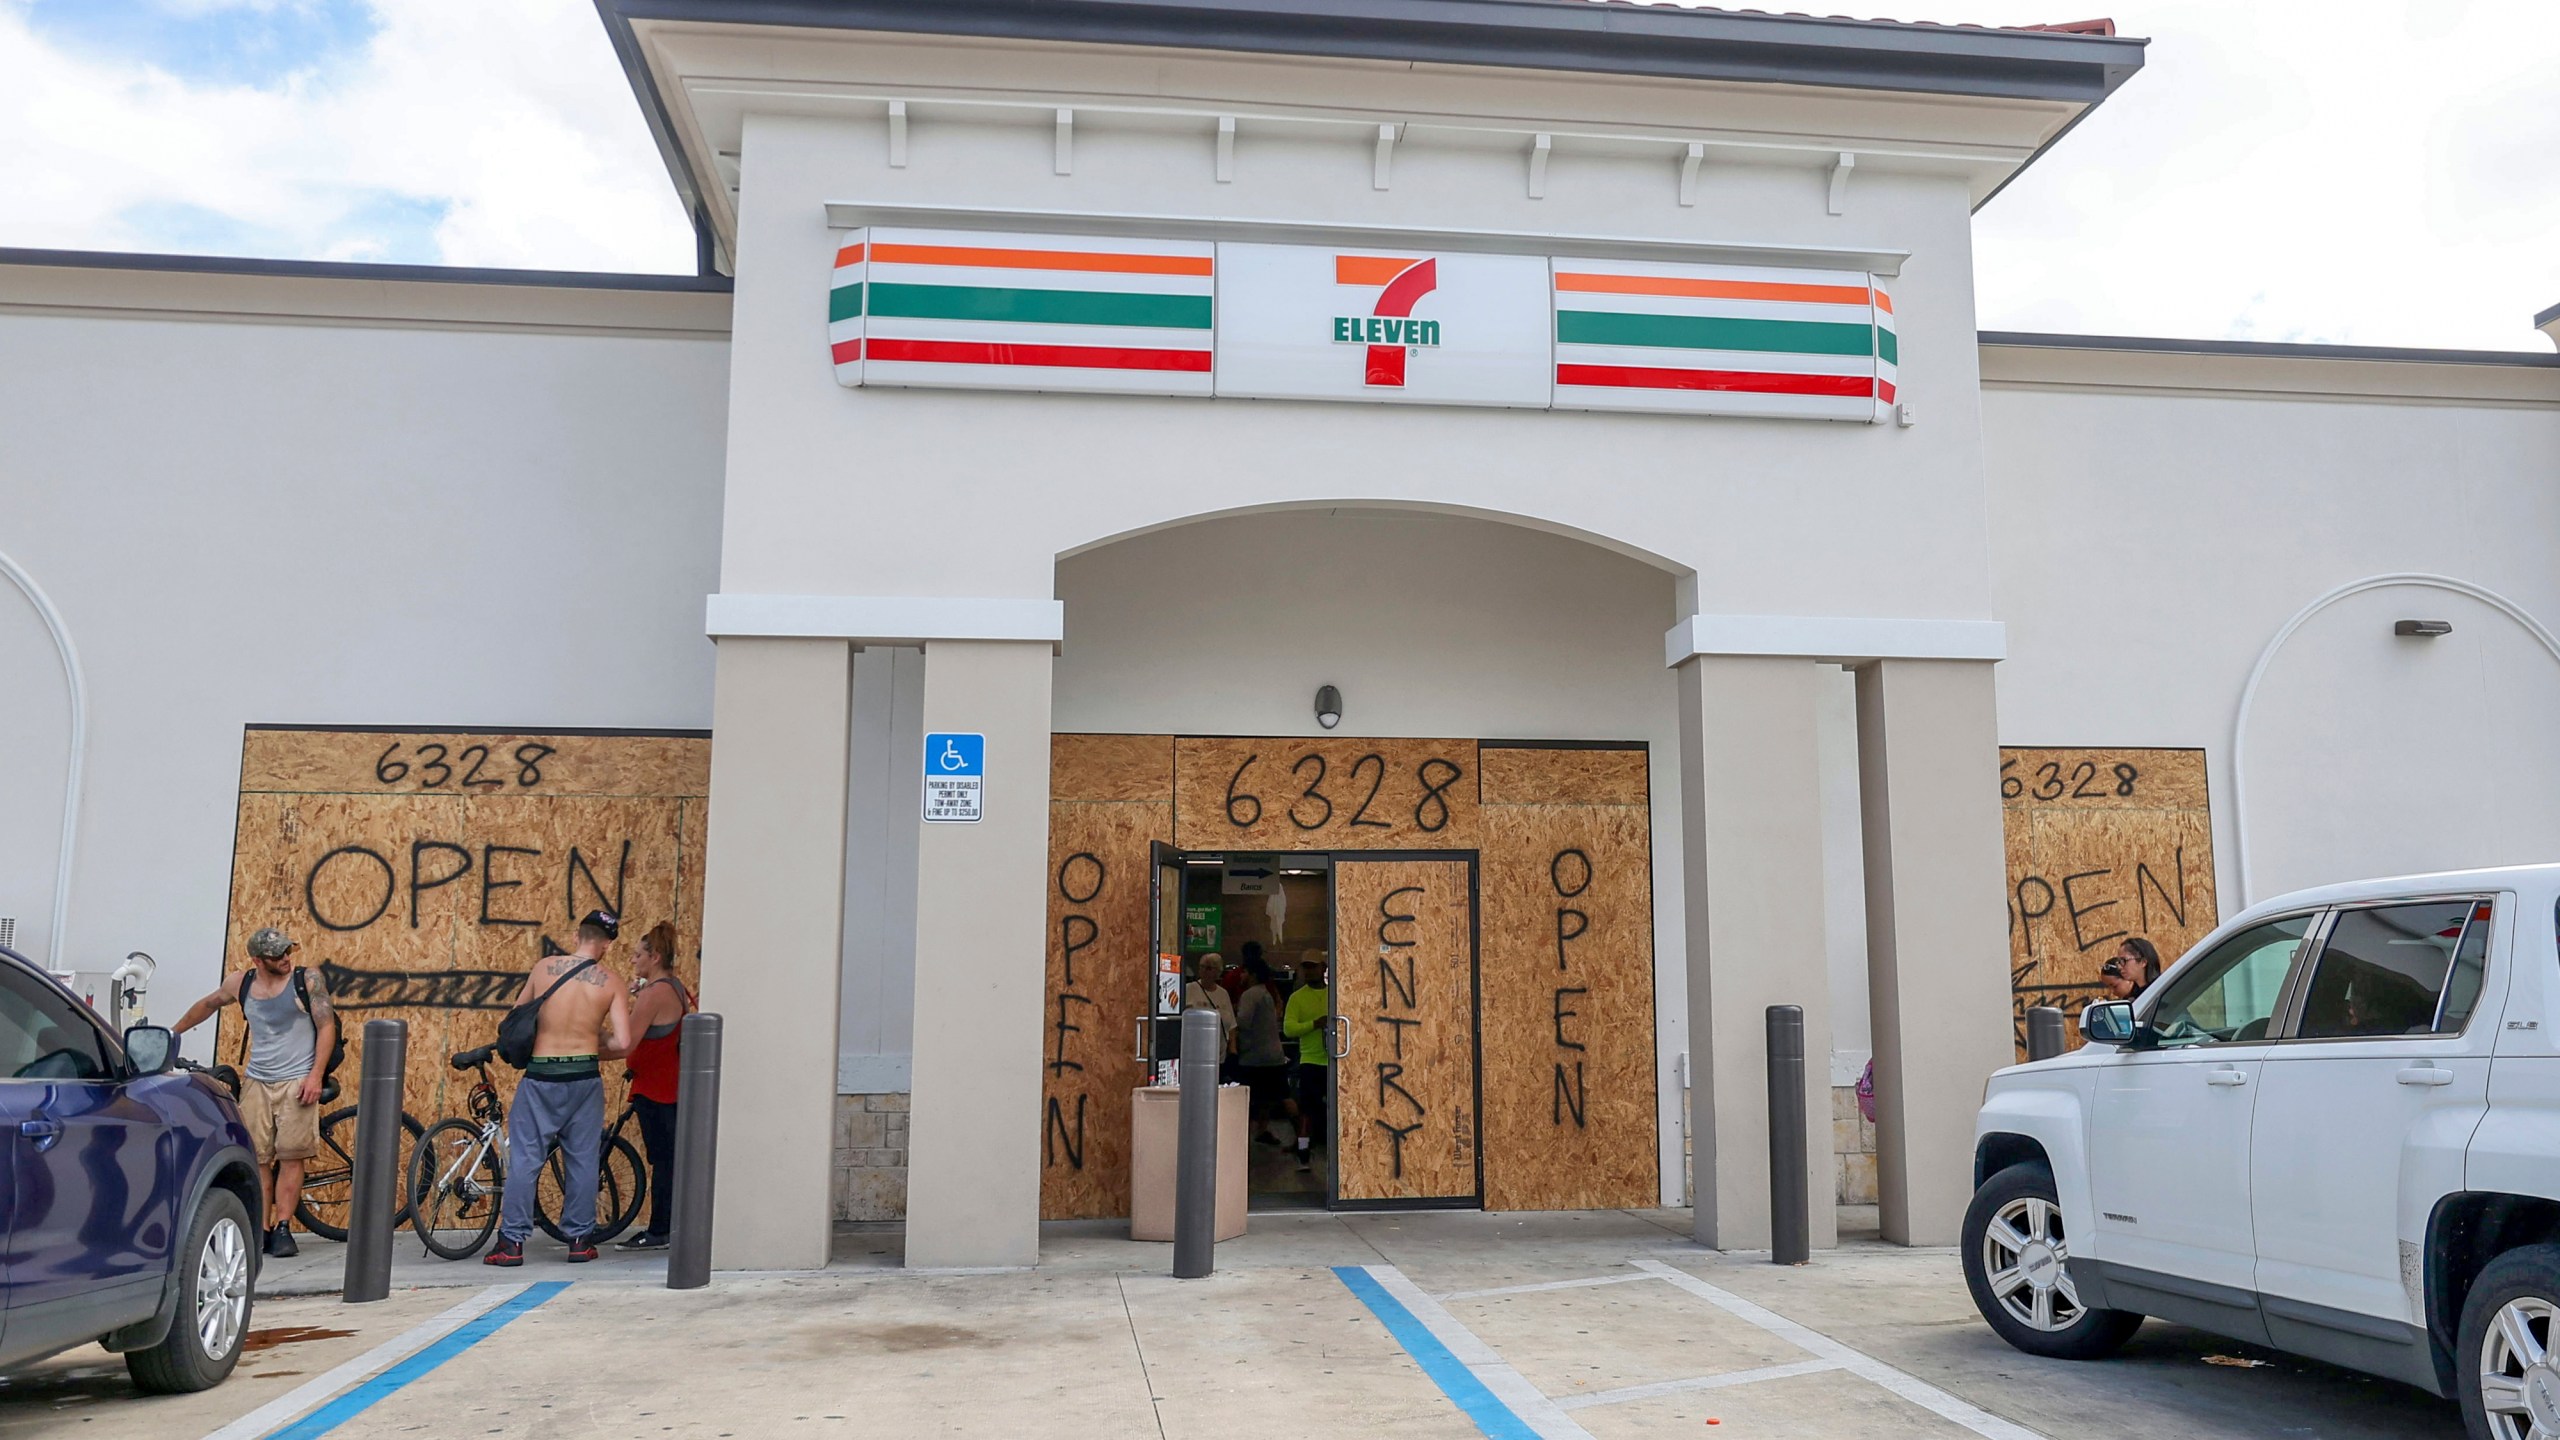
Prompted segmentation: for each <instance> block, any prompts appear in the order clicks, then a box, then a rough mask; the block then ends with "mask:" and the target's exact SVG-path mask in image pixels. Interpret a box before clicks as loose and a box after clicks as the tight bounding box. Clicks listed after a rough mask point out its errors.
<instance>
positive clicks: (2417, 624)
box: [2391, 620, 2453, 640]
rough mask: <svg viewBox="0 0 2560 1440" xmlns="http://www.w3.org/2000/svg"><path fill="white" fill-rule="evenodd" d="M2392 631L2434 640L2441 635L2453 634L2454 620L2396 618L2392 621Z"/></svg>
mask: <svg viewBox="0 0 2560 1440" xmlns="http://www.w3.org/2000/svg"><path fill="white" fill-rule="evenodd" d="M2391 633H2392V634H2394V635H2415V636H2417V637H2418V638H2420V639H2422V640H2433V639H2434V638H2436V637H2437V636H2439V635H2450V634H2452V633H2453V622H2452V621H2450V620H2394V621H2392V622H2391Z"/></svg>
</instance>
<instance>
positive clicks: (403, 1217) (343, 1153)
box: [293, 1080, 426, 1241]
mask: <svg viewBox="0 0 2560 1440" xmlns="http://www.w3.org/2000/svg"><path fill="white" fill-rule="evenodd" d="M338 1094H339V1091H338V1082H337V1081H335V1080H331V1081H329V1082H328V1083H327V1084H326V1085H325V1086H323V1087H322V1089H321V1091H320V1103H321V1104H323V1105H326V1104H328V1103H329V1102H330V1101H332V1100H334V1099H336V1098H338ZM425 1136H426V1130H425V1128H424V1127H422V1126H420V1125H419V1124H418V1118H417V1117H416V1116H414V1115H411V1114H410V1113H409V1112H408V1111H406V1110H403V1111H401V1112H400V1156H399V1159H398V1160H397V1161H396V1162H395V1164H396V1166H397V1168H396V1170H395V1171H394V1173H396V1174H399V1175H401V1176H404V1177H405V1176H406V1175H407V1174H408V1173H409V1160H410V1157H411V1156H413V1155H415V1154H416V1153H417V1149H418V1142H419V1141H420V1140H422V1139H424V1138H425ZM355 1156H356V1107H354V1106H353V1105H349V1106H346V1107H344V1108H342V1109H338V1110H332V1111H330V1112H329V1113H328V1114H326V1115H323V1116H321V1117H320V1153H319V1154H317V1155H314V1156H312V1157H311V1159H310V1161H309V1162H308V1163H306V1164H305V1165H304V1166H303V1167H302V1199H301V1200H300V1202H299V1203H297V1204H296V1205H295V1206H294V1207H293V1218H294V1219H296V1220H299V1221H301V1222H302V1228H303V1229H305V1230H308V1231H310V1232H311V1233H312V1234H314V1235H317V1236H319V1237H320V1238H321V1239H323V1240H338V1241H343V1240H345V1239H346V1238H347V1227H346V1224H345V1219H346V1213H347V1206H348V1205H349V1204H350V1203H351V1202H352V1201H353V1200H354V1199H355V1168H356V1163H355ZM409 1209H410V1207H409V1204H408V1202H407V1200H405V1199H404V1200H402V1202H401V1205H400V1209H399V1211H398V1213H396V1214H394V1215H393V1216H392V1217H391V1228H392V1229H394V1230H397V1229H399V1228H400V1227H401V1226H403V1225H406V1224H408V1223H409Z"/></svg>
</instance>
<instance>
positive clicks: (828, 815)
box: [702, 636, 852, 1270]
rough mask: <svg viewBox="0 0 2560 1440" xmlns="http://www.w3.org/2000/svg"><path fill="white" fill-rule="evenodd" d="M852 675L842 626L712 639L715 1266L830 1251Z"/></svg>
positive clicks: (800, 1260)
mask: <svg viewBox="0 0 2560 1440" xmlns="http://www.w3.org/2000/svg"><path fill="white" fill-rule="evenodd" d="M851 686H852V652H851V647H849V646H848V645H847V644H846V643H845V642H844V641H842V640H780V639H759V638H747V637H735V636H733V637H730V638H727V639H723V640H721V641H720V642H719V656H718V661H717V669H716V671H715V677H714V680H713V691H712V704H711V709H712V739H711V816H710V826H709V837H710V838H709V842H708V851H709V853H708V854H707V855H706V856H705V857H704V870H703V900H702V955H703V964H702V1003H703V1008H704V1009H706V1010H711V1011H715V1012H717V1013H718V1014H719V1015H720V1016H721V1017H722V1025H723V1030H722V1046H721V1049H722V1057H721V1068H722V1073H721V1082H720V1164H719V1174H718V1179H717V1192H718V1198H717V1199H716V1201H715V1202H714V1203H715V1208H714V1211H713V1229H712V1239H711V1261H712V1264H713V1265H715V1266H717V1267H719V1268H721V1269H724V1270H811V1269H816V1268H818V1267H819V1266H822V1265H824V1264H826V1262H827V1242H828V1236H829V1229H830V1223H831V1216H830V1214H829V1198H830V1193H831V1189H832V1183H833V1177H832V1176H831V1174H830V1169H831V1166H832V1164H833V1160H834V1151H833V1145H832V1143H831V1142H832V1138H833V1133H834V1125H835V1099H836V987H837V985H838V983H839V977H840V976H841V974H842V963H841V958H840V957H841V955H842V943H843V924H844V844H845V746H846V738H847V737H846V727H847V723H848V709H847V707H848V702H849V696H850V694H851Z"/></svg>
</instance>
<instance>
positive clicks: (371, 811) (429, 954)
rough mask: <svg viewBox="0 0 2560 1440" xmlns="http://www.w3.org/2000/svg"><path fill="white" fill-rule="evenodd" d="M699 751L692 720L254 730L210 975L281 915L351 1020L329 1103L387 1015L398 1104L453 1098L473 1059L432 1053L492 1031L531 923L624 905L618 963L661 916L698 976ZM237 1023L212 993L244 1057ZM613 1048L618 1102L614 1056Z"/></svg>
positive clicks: (706, 784) (440, 1111)
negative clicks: (585, 725)
mask: <svg viewBox="0 0 2560 1440" xmlns="http://www.w3.org/2000/svg"><path fill="white" fill-rule="evenodd" d="M710 769H711V762H710V741H709V740H708V738H706V737H704V736H701V735H629V734H613V735H592V734H547V735H546V734H535V733H523V734H514V733H510V734H504V735H491V734H477V733H467V732H453V731H432V730H417V731H382V730H361V731H325V730H300V729H292V730H281V729H279V730H268V729H253V730H250V731H249V732H247V735H246V737H245V738H244V741H243V744H242V763H241V794H240V807H239V821H238V828H237V832H236V835H235V838H234V842H233V850H232V885H231V905H230V916H229V921H228V925H227V930H226V936H225V945H224V954H225V956H226V970H227V972H228V973H227V975H226V978H225V981H224V983H225V984H226V985H228V986H235V987H236V986H237V984H238V978H237V977H238V973H239V972H240V971H241V970H242V969H244V968H246V966H247V963H248V960H247V950H246V945H247V941H248V936H249V934H250V932H252V931H254V930H256V929H258V928H260V927H261V926H267V925H273V926H275V927H277V928H279V929H281V930H283V931H284V932H285V933H286V934H288V935H290V936H292V937H293V938H294V939H295V940H296V941H298V942H299V943H300V945H301V949H300V951H299V952H298V953H297V954H296V957H295V958H296V959H297V960H299V961H300V962H301V963H302V964H303V965H305V966H307V967H310V968H312V969H314V970H316V971H317V972H319V974H320V975H321V976H322V978H323V979H324V980H326V981H327V983H328V986H329V989H330V991H331V993H332V995H333V996H334V997H335V998H336V1002H337V1006H338V1012H339V1016H340V1019H341V1020H342V1021H343V1022H344V1023H345V1024H346V1026H347V1031H348V1059H347V1064H346V1066H345V1067H344V1068H343V1069H342V1070H341V1071H340V1072H339V1079H340V1082H341V1084H342V1086H343V1087H344V1088H345V1089H346V1090H347V1092H348V1093H347V1096H346V1097H345V1098H344V1099H343V1100H341V1101H340V1102H338V1103H340V1104H351V1103H353V1091H354V1081H355V1077H356V1075H357V1074H358V1073H359V1068H360V1067H361V1065H362V1063H363V1062H362V1051H363V1043H364V1030H363V1026H364V1022H366V1021H368V1020H375V1019H400V1020H405V1021H407V1022H408V1025H409V1065H408V1088H407V1100H406V1103H407V1105H408V1108H409V1110H410V1112H411V1113H412V1114H415V1115H417V1116H418V1117H419V1118H420V1119H421V1120H422V1121H432V1120H434V1119H436V1118H439V1117H441V1116H444V1115H448V1114H453V1113H457V1111H458V1110H459V1107H460V1104H461V1100H462V1096H463V1092H464V1088H465V1087H466V1085H467V1084H468V1077H463V1076H457V1075H456V1074H455V1072H454V1071H453V1070H452V1068H451V1067H450V1066H449V1065H448V1064H447V1063H446V1060H447V1057H448V1056H450V1055H451V1054H452V1053H453V1052H454V1051H456V1050H460V1049H466V1048H469V1047H472V1046H476V1045H483V1044H486V1043H488V1042H489V1041H490V1040H491V1039H493V1038H494V1037H495V1036H496V1033H497V1025H498V1019H499V1017H500V1016H501V1015H502V1014H503V1013H504V1012H505V1010H506V1008H507V1007H508V1006H509V1005H511V1004H512V1003H514V1001H515V998H516V996H517V994H518V992H519V990H520V989H521V987H522V985H523V978H524V974H525V972H526V971H527V970H529V969H531V968H532V966H533V964H534V962H535V961H536V960H537V959H539V958H540V957H541V955H542V954H543V953H544V946H545V945H546V943H547V944H552V945H557V946H560V947H561V948H564V949H565V948H568V947H570V946H573V945H575V944H576V930H577V917H578V916H579V915H581V914H583V913H585V912H586V911H587V910H590V909H594V908H596V907H598V906H600V905H601V906H604V907H607V908H614V909H617V910H618V913H619V914H620V915H621V917H622V938H621V940H620V941H619V942H618V943H617V944H616V945H615V946H614V948H613V949H612V950H611V951H610V952H608V955H607V959H606V964H607V966H608V968H610V969H613V970H614V971H615V972H616V973H617V974H620V975H623V976H628V974H629V973H630V971H629V965H630V962H629V956H630V953H631V948H632V946H633V944H634V943H635V942H636V941H637V940H638V939H639V937H640V935H641V934H642V933H643V932H644V931H646V930H647V929H648V927H649V926H651V925H652V924H655V923H656V922H657V921H659V920H661V919H664V920H667V921H670V922H671V923H673V924H674V925H675V927H676V935H677V940H676V951H677V955H676V960H677V973H678V974H679V976H681V977H682V978H683V979H684V980H685V982H686V983H687V984H688V985H689V986H695V987H697V988H698V985H699V981H700V977H701V919H700V917H701V912H702V866H701V855H702V844H703V832H702V813H703V810H704V808H705V807H704V805H703V796H705V795H706V794H707V793H708V791H709V788H710ZM243 1043H244V1042H243V1034H242V1027H241V1026H240V1024H239V1016H238V1012H237V1011H236V1010H226V1011H224V1012H223V1018H222V1022H221V1028H220V1032H219V1036H218V1039H217V1049H218V1051H219V1053H220V1054H221V1055H222V1057H223V1058H224V1059H226V1060H230V1061H232V1062H233V1063H238V1059H239V1056H240V1052H241V1047H242V1045H243ZM606 1068H607V1071H608V1074H609V1076H610V1081H609V1083H608V1086H607V1098H608V1101H609V1103H611V1104H613V1105H615V1106H616V1107H618V1106H619V1105H620V1103H621V1101H622V1098H623V1092H624V1080H623V1076H622V1068H621V1067H620V1066H618V1065H612V1066H608V1067H606ZM498 1073H499V1074H500V1077H501V1079H502V1082H503V1084H504V1085H507V1086H511V1085H512V1083H513V1081H514V1079H515V1077H514V1075H513V1073H512V1072H509V1071H506V1070H505V1067H503V1066H501V1067H499V1071H498Z"/></svg>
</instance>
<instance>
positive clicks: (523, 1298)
mask: <svg viewBox="0 0 2560 1440" xmlns="http://www.w3.org/2000/svg"><path fill="white" fill-rule="evenodd" d="M568 1288H569V1282H568V1281H566V1280H544V1281H541V1282H539V1283H537V1284H533V1285H528V1286H526V1287H525V1288H524V1291H523V1293H521V1294H519V1295H517V1296H515V1297H514V1298H512V1299H510V1300H508V1301H507V1302H506V1303H505V1304H502V1305H499V1306H497V1307H496V1308H495V1309H492V1310H490V1311H489V1312H488V1313H486V1314H484V1315H481V1316H479V1317H477V1318H475V1319H473V1320H472V1321H471V1322H470V1323H468V1324H466V1325H464V1326H463V1327H462V1328H460V1329H458V1330H456V1331H454V1332H453V1333H452V1334H450V1335H447V1336H445V1337H444V1338H443V1339H441V1340H438V1341H436V1342H435V1343H434V1344H432V1345H429V1346H428V1347H426V1348H425V1349H423V1350H420V1351H419V1352H418V1353H417V1354H415V1355H412V1356H410V1357H409V1358H408V1359H406V1360H403V1361H401V1362H400V1363H399V1364H397V1365H394V1366H392V1367H391V1368H390V1369H388V1370H385V1371H383V1372H382V1373H381V1374H379V1375H376V1376H374V1377H373V1378H372V1379H370V1380H367V1381H366V1382H365V1383H363V1384H362V1385H359V1386H357V1387H356V1388H355V1389H353V1390H350V1391H348V1392H347V1393H346V1394H344V1395H341V1396H339V1397H338V1398H337V1399H335V1400H332V1401H330V1402H329V1403H328V1404H326V1405H323V1406H321V1407H320V1408H319V1409H317V1410H314V1411H312V1412H311V1413H310V1414H308V1415H305V1416H303V1417H302V1418H301V1419H299V1420H296V1421H294V1422H293V1423H292V1424H290V1425H287V1426H285V1427H283V1428H282V1429H280V1430H275V1431H271V1432H269V1434H268V1436H267V1440H316V1437H318V1436H322V1435H326V1434H328V1433H329V1432H330V1431H332V1430H335V1429H337V1428H338V1427H339V1426H341V1425H344V1424H346V1423H347V1422H348V1421H350V1420H353V1419H354V1418H356V1417H357V1416H358V1415H361V1414H363V1413H364V1412H365V1411H367V1410H370V1409H372V1408H373V1407H374V1406H376V1405H378V1404H381V1403H382V1402H383V1401H385V1400H387V1399H389V1398H391V1397H392V1396H393V1395H395V1394H397V1393H399V1391H400V1390H401V1388H402V1387H404V1386H406V1385H408V1384H409V1383H410V1382H412V1381H414V1380H417V1379H419V1378H420V1377H422V1376H425V1375H427V1374H430V1373H432V1372H433V1371H434V1370H435V1369H436V1367H438V1366H440V1365H442V1364H444V1362H446V1361H447V1360H450V1359H452V1358H453V1357H454V1356H456V1355H459V1354H461V1353H462V1352H463V1351H465V1350H468V1349H470V1348H471V1347H472V1346H474V1345H477V1344H479V1343H480V1342H481V1341H483V1340H486V1339H488V1338H489V1337H490V1336H492V1335H494V1334H496V1333H498V1331H500V1330H501V1329H504V1328H505V1327H506V1324H507V1322H508V1321H510V1320H513V1319H515V1318H516V1317H517V1316H519V1315H522V1314H524V1313H525V1312H526V1311H528V1310H531V1309H533V1308H534V1307H535V1306H537V1305H540V1304H542V1303H543V1302H544V1301H546V1300H549V1299H550V1298H551V1297H552V1296H554V1295H557V1294H559V1293H560V1292H561V1291H563V1290H566V1289H568Z"/></svg>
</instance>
